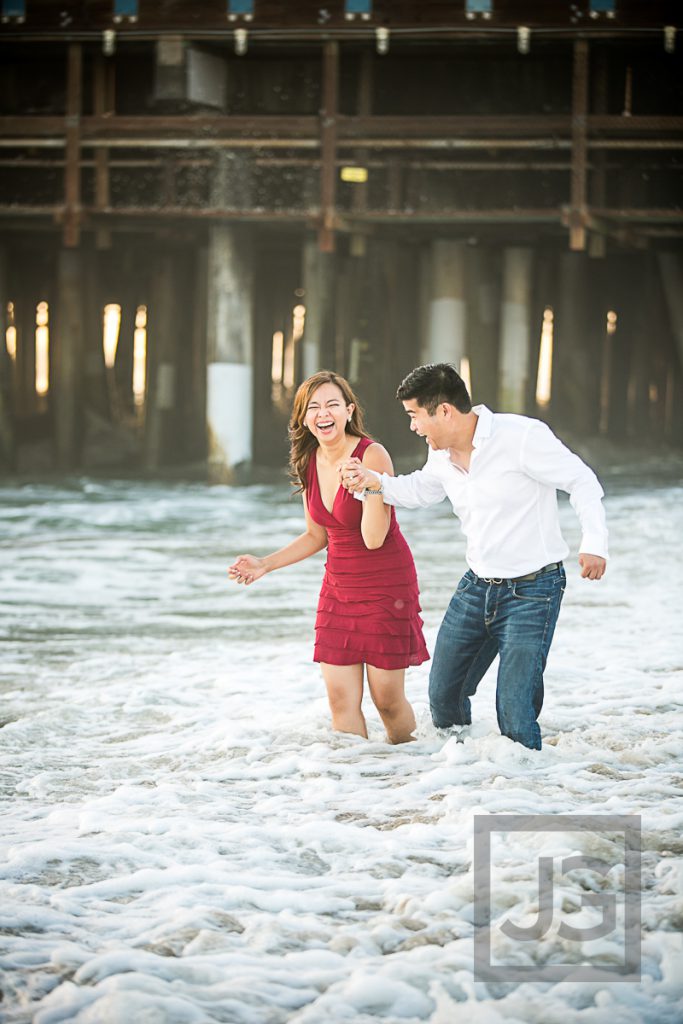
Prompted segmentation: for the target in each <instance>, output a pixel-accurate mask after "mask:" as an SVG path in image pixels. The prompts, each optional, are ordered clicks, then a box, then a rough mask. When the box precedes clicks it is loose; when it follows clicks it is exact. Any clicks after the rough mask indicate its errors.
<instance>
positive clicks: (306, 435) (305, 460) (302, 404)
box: [288, 370, 370, 494]
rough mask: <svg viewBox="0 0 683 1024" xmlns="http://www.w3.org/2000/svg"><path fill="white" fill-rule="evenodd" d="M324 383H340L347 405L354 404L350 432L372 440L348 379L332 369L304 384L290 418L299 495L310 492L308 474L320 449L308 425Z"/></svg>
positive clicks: (291, 465) (292, 473) (293, 472)
mask: <svg viewBox="0 0 683 1024" xmlns="http://www.w3.org/2000/svg"><path fill="white" fill-rule="evenodd" d="M321 384H336V386H337V387H338V388H339V390H340V391H341V393H342V395H343V396H344V404H345V405H353V406H354V409H353V412H352V413H351V420H350V422H349V423H347V424H346V433H347V434H351V435H352V436H353V437H369V436H370V435H369V434H368V433H367V432H366V430H365V426H364V424H363V410H362V409H361V407H360V405H359V404H358V399H357V398H356V396H355V395H354V393H353V390H352V389H351V385H350V384H349V382H348V381H347V380H345V379H344V377H340V376H339V374H338V373H334V372H333V371H332V370H318V372H317V373H314V374H313V376H312V377H309V378H308V380H305V381H304V382H303V384H300V385H299V387H298V389H297V392H296V394H295V396H294V405H293V406H292V415H291V417H290V419H289V430H288V434H289V474H290V476H291V478H292V485H293V486H294V488H295V493H296V494H300V493H301V492H302V491H303V490H305V489H306V474H307V472H308V464H309V462H310V461H311V455H312V454H313V453H314V451H315V450H316V448H317V447H318V442H317V441H316V439H315V437H314V436H313V434H312V433H311V432H310V430H309V429H308V427H307V426H306V422H305V420H306V411H307V409H308V405H309V402H310V401H311V398H312V396H313V392H314V391H317V390H318V388H319V387H320V386H321Z"/></svg>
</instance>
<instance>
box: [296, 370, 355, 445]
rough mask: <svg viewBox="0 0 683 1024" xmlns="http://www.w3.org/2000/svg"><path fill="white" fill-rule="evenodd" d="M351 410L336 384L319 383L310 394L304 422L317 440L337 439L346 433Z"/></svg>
mask: <svg viewBox="0 0 683 1024" xmlns="http://www.w3.org/2000/svg"><path fill="white" fill-rule="evenodd" d="M353 410H354V406H353V405H347V404H346V403H345V401H344V395H343V394H342V392H341V389H340V388H338V387H337V385H336V384H331V383H327V384H321V385H320V387H319V388H316V390H315V391H314V392H313V394H312V395H311V400H310V402H309V403H308V408H307V409H306V418H305V421H304V422H305V423H306V426H307V427H308V429H309V430H310V431H311V433H312V434H313V435H314V436H315V437H316V438H317V439H318V442H320V443H326V442H327V443H329V442H330V441H338V440H339V438H340V437H341V436H342V435H343V434H345V433H346V425H347V423H348V422H349V419H350V417H351V413H352V412H353Z"/></svg>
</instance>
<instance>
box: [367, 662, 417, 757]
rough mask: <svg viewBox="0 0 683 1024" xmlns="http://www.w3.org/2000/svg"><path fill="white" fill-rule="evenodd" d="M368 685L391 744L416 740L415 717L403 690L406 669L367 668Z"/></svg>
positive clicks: (371, 666)
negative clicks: (414, 734)
mask: <svg viewBox="0 0 683 1024" xmlns="http://www.w3.org/2000/svg"><path fill="white" fill-rule="evenodd" d="M367 671H368V685H369V687H370V694H371V696H372V699H373V701H374V704H375V707H376V708H377V710H378V711H379V714H380V718H381V719H382V721H383V722H384V728H385V729H386V730H387V739H388V740H389V742H390V743H407V742H408V741H409V740H413V739H415V737H414V736H413V733H414V732H415V715H414V714H413V709H412V708H411V706H410V704H409V703H408V701H407V700H406V695H405V693H404V690H403V685H404V677H405V671H404V669H402V668H400V669H393V670H392V671H389V670H388V669H385V668H375V667H374V665H368V666H367Z"/></svg>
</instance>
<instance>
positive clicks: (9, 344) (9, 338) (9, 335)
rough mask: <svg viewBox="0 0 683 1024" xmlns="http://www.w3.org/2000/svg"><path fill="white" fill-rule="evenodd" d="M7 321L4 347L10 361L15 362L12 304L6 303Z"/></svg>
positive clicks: (14, 330) (15, 330) (15, 336)
mask: <svg viewBox="0 0 683 1024" xmlns="http://www.w3.org/2000/svg"><path fill="white" fill-rule="evenodd" d="M7 320H8V322H9V323H8V327H7V330H6V331H5V346H6V348H7V354H8V356H9V357H10V359H11V360H12V362H16V358H17V329H16V327H15V326H14V303H13V302H8V303H7Z"/></svg>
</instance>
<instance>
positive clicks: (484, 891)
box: [473, 814, 640, 981]
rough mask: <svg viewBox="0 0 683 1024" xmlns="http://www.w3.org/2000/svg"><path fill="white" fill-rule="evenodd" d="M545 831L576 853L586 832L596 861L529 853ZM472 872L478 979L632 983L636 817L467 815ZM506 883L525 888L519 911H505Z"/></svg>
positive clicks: (636, 971) (636, 954) (636, 960)
mask: <svg viewBox="0 0 683 1024" xmlns="http://www.w3.org/2000/svg"><path fill="white" fill-rule="evenodd" d="M548 833H563V834H564V837H565V839H566V837H567V834H571V841H573V842H574V844H575V846H579V847H580V846H582V845H584V844H583V843H582V842H581V840H582V839H583V838H586V837H585V835H584V836H581V835H580V834H581V833H584V834H585V833H589V834H590V836H591V838H592V840H593V841H592V845H593V846H596V845H597V846H598V847H599V848H604V849H605V850H606V851H608V853H607V856H606V859H604V860H603V859H600V858H599V857H596V856H584V855H583V854H580V853H571V854H570V855H569V856H566V857H552V856H547V855H539V856H533V855H532V854H530V849H531V848H532V847H533V846H537V847H538V846H541V845H543V844H545V843H546V841H547V840H548ZM596 836H597V837H599V838H598V839H597V841H596V840H595V839H594V837H596ZM503 844H504V845H503ZM494 845H495V856H493V847H494ZM564 845H566V843H564ZM473 870H474V925H475V935H474V976H475V978H476V979H477V980H478V981H638V980H639V978H640V818H639V817H638V816H637V815H608V814H606V815H583V814H580V815H577V814H529V815H527V814H493V815H486V816H480V815H477V816H476V817H475V819H474V861H473ZM492 875H493V878H494V879H495V880H492ZM527 879H528V882H529V883H531V884H529V885H527ZM511 886H513V887H514V889H513V891H514V892H515V893H516V894H517V895H518V896H519V895H520V893H522V894H524V895H526V891H527V889H528V890H529V891H530V896H531V899H530V900H529V901H528V908H527V906H525V905H524V903H523V902H522V901H521V900H520V908H519V909H518V910H517V911H515V910H513V909H510V898H509V891H510V888H511ZM520 886H523V887H524V888H522V889H521V890H520ZM532 886H533V888H532ZM516 915H517V916H516ZM519 915H523V919H521V920H520V916H519ZM591 943H596V945H595V946H593V947H591Z"/></svg>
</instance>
